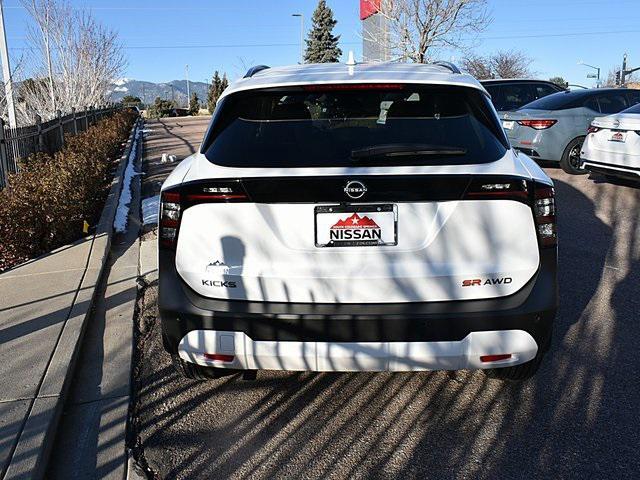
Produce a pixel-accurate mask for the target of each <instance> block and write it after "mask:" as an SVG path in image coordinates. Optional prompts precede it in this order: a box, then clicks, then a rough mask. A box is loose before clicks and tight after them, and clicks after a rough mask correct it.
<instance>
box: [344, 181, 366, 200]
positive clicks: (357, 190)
mask: <svg viewBox="0 0 640 480" xmlns="http://www.w3.org/2000/svg"><path fill="white" fill-rule="evenodd" d="M344 193H346V194H347V196H348V197H350V198H353V199H354V200H355V199H358V198H362V197H363V196H364V194H365V193H367V187H365V186H364V183H362V182H358V181H357V180H351V181H350V182H347V186H346V187H344Z"/></svg>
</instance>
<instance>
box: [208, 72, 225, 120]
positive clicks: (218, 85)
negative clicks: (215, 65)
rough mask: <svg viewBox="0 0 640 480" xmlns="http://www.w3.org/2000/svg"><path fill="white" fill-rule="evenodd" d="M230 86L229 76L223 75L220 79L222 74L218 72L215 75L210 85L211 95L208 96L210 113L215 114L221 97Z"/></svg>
mask: <svg viewBox="0 0 640 480" xmlns="http://www.w3.org/2000/svg"><path fill="white" fill-rule="evenodd" d="M228 86H229V81H228V80H227V74H226V73H225V74H223V75H222V78H220V73H219V72H218V71H217V70H216V71H215V73H214V74H213V79H212V80H211V85H209V93H208V94H207V108H208V109H209V113H213V110H214V109H215V108H216V104H217V103H218V99H219V98H220V95H222V92H224V89H225V88H227V87H228Z"/></svg>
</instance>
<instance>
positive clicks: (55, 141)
mask: <svg viewBox="0 0 640 480" xmlns="http://www.w3.org/2000/svg"><path fill="white" fill-rule="evenodd" d="M118 108H120V106H119V105H106V106H102V107H98V108H94V107H88V108H85V109H83V110H82V111H76V109H72V110H71V113H69V114H67V115H64V116H63V115H62V114H61V113H60V111H58V115H57V116H56V118H53V119H51V120H49V121H47V122H42V121H41V120H40V117H39V116H38V117H36V123H35V124H34V125H26V126H23V127H17V128H10V127H8V126H7V125H6V124H5V121H4V120H2V119H1V118H0V189H2V188H4V187H5V186H6V185H7V182H8V176H9V173H15V172H17V171H18V170H19V160H20V159H22V158H27V157H28V156H29V155H32V154H34V153H37V152H46V153H53V152H56V151H58V150H60V149H61V148H62V147H63V146H64V137H65V135H67V134H76V133H79V132H83V131H84V130H86V129H87V128H89V125H92V124H93V123H95V122H97V121H98V120H100V119H101V118H103V117H104V116H105V115H109V114H111V113H113V112H114V111H115V110H117V109H118Z"/></svg>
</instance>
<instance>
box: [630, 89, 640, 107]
mask: <svg viewBox="0 0 640 480" xmlns="http://www.w3.org/2000/svg"><path fill="white" fill-rule="evenodd" d="M627 97H628V98H629V105H636V104H637V103H640V90H635V91H634V90H632V91H630V92H628V93H627Z"/></svg>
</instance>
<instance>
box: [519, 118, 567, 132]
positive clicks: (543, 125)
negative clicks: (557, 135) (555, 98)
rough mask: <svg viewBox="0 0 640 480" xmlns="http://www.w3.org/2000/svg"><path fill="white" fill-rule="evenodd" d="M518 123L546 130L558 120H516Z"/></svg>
mask: <svg viewBox="0 0 640 480" xmlns="http://www.w3.org/2000/svg"><path fill="white" fill-rule="evenodd" d="M517 122H518V125H522V126H523V127H529V128H533V129H534V130H546V129H547V128H551V127H553V126H554V125H555V124H556V123H558V120H517Z"/></svg>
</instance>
